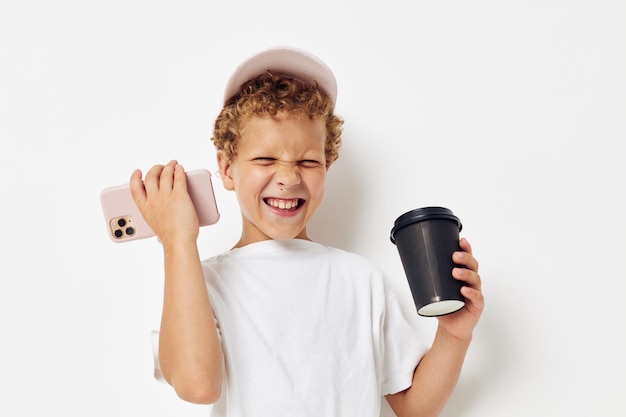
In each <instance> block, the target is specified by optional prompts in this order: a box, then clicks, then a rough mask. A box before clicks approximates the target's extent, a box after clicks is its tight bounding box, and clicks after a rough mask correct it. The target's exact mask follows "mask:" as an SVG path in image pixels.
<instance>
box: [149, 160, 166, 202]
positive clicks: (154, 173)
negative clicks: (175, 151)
mask: <svg viewBox="0 0 626 417" xmlns="http://www.w3.org/2000/svg"><path fill="white" fill-rule="evenodd" d="M163 168H164V166H163V165H154V166H153V167H152V168H150V170H149V171H148V172H147V173H146V178H145V180H144V183H145V188H146V193H147V194H148V195H150V194H152V193H156V192H158V191H159V187H160V182H161V172H162V171H163Z"/></svg>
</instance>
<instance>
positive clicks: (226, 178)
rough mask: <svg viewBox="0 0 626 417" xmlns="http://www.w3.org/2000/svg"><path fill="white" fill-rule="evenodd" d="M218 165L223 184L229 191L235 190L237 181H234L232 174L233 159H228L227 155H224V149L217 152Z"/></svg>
mask: <svg viewBox="0 0 626 417" xmlns="http://www.w3.org/2000/svg"><path fill="white" fill-rule="evenodd" d="M217 166H218V167H219V169H220V177H221V178H222V185H224V188H225V189H227V190H228V191H233V190H234V189H235V183H234V181H233V176H232V170H231V167H232V164H231V160H230V159H227V158H226V156H225V155H224V152H222V151H218V152H217Z"/></svg>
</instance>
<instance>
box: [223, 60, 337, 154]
mask: <svg viewBox="0 0 626 417" xmlns="http://www.w3.org/2000/svg"><path fill="white" fill-rule="evenodd" d="M278 112H286V113H288V114H290V115H293V116H306V117H309V118H310V119H312V120H323V121H325V125H326V147H325V153H326V164H327V165H330V164H332V163H333V162H334V161H335V160H336V159H337V158H338V157H339V147H340V146H341V132H342V127H341V126H342V125H343V120H342V119H341V118H340V117H338V116H336V115H335V114H334V113H333V103H332V102H331V100H330V98H329V97H328V95H327V94H326V93H325V92H324V91H323V90H322V89H320V88H319V87H318V86H317V84H314V85H311V84H306V83H304V82H303V81H301V80H299V79H296V78H292V77H288V76H284V75H277V74H273V73H272V72H270V71H267V72H265V73H264V74H261V75H259V76H258V77H256V78H255V79H252V80H250V81H248V82H246V83H244V84H243V85H242V86H241V89H240V91H239V93H238V94H236V95H235V96H233V97H232V98H231V99H229V100H228V101H227V102H226V104H225V105H224V108H223V109H222V111H221V112H220V114H219V115H218V116H217V119H216V120H215V128H214V130H213V137H212V138H211V141H212V142H213V144H214V145H215V147H216V148H217V150H218V151H221V152H222V153H223V156H224V157H225V158H226V159H228V160H231V159H233V158H234V157H235V156H236V155H237V138H239V137H240V135H241V133H242V131H243V128H244V127H245V125H246V122H247V121H248V120H250V118H251V117H252V116H254V115H259V114H260V115H272V116H273V115H276V114H277V113H278Z"/></svg>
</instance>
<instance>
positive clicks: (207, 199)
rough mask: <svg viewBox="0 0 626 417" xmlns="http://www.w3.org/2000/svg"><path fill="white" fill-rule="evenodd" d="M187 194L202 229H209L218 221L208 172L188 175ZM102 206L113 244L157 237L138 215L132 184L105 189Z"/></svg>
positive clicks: (190, 172) (196, 172)
mask: <svg viewBox="0 0 626 417" xmlns="http://www.w3.org/2000/svg"><path fill="white" fill-rule="evenodd" d="M187 192H188V193H189V196H190V197H191V201H193V205H194V207H195V209H196V213H197V214H198V221H199V222H200V226H208V225H211V224H214V223H216V222H217V221H218V220H219V218H220V214H219V212H218V210H217V204H216V201H215V194H214V193H213V184H212V182H211V173H210V172H209V171H207V170H205V169H198V170H194V171H189V172H187ZM100 203H101V205H102V211H103V212H104V219H105V221H106V224H107V231H108V234H109V237H110V238H111V240H113V241H114V242H118V243H121V242H128V241H130V240H137V239H145V238H147V237H152V236H154V235H155V233H154V231H153V230H152V229H151V228H150V226H148V224H147V223H146V221H145V220H144V218H143V216H142V215H141V213H140V212H139V209H138V208H137V205H136V204H135V201H134V200H133V197H132V195H131V193H130V186H129V184H124V185H119V186H116V187H109V188H105V189H104V190H102V192H101V193H100Z"/></svg>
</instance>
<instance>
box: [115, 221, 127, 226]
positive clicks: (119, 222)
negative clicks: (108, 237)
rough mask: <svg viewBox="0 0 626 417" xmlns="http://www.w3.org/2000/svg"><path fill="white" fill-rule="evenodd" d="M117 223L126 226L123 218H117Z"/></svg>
mask: <svg viewBox="0 0 626 417" xmlns="http://www.w3.org/2000/svg"><path fill="white" fill-rule="evenodd" d="M117 224H118V225H119V226H120V227H124V226H126V220H124V219H119V220H118V221H117Z"/></svg>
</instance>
